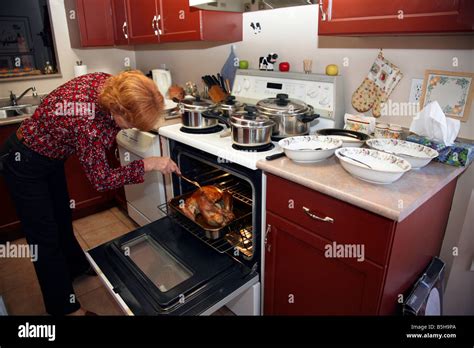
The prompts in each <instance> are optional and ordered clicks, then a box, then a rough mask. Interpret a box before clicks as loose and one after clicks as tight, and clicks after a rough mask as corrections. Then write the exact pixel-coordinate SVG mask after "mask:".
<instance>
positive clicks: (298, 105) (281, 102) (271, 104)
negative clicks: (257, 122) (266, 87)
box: [257, 94, 319, 137]
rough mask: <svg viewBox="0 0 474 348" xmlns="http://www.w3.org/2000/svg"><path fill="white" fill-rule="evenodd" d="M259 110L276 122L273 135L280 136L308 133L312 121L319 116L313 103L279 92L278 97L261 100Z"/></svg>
mask: <svg viewBox="0 0 474 348" xmlns="http://www.w3.org/2000/svg"><path fill="white" fill-rule="evenodd" d="M257 110H258V112H259V113H260V114H261V115H265V116H268V117H269V118H270V119H271V120H273V121H274V122H275V127H274V128H273V135H276V136H279V137H292V136H298V135H306V134H308V132H309V124H310V122H312V121H313V120H315V119H317V118H318V117H319V115H317V114H315V113H314V108H313V107H312V106H311V105H308V104H306V103H305V102H302V101H300V100H297V99H290V98H288V94H278V95H277V96H276V98H268V99H263V100H260V101H259V102H258V103H257Z"/></svg>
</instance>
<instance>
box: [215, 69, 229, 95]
mask: <svg viewBox="0 0 474 348" xmlns="http://www.w3.org/2000/svg"><path fill="white" fill-rule="evenodd" d="M217 79H218V80H219V84H220V86H221V87H222V89H223V90H224V92H225V93H230V91H228V90H227V88H226V87H225V83H224V78H223V77H222V75H221V74H219V73H218V74H217Z"/></svg>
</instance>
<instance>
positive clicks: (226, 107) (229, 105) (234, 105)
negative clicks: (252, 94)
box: [216, 96, 245, 118]
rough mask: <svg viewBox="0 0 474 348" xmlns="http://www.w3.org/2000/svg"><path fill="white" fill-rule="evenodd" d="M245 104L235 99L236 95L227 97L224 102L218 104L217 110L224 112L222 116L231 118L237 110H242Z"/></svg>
mask: <svg viewBox="0 0 474 348" xmlns="http://www.w3.org/2000/svg"><path fill="white" fill-rule="evenodd" d="M244 107H245V104H242V103H241V102H239V101H236V100H235V97H234V96H229V97H227V99H226V100H224V101H223V102H222V103H220V104H218V105H217V107H216V110H218V111H220V112H221V113H222V116H224V117H227V118H230V117H232V115H233V114H234V113H236V112H237V111H242V110H243V109H244Z"/></svg>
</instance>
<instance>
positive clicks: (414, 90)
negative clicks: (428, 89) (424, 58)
mask: <svg viewBox="0 0 474 348" xmlns="http://www.w3.org/2000/svg"><path fill="white" fill-rule="evenodd" d="M422 89H423V79H411V89H410V97H409V99H408V101H409V102H410V103H419V102H420V98H421V92H422Z"/></svg>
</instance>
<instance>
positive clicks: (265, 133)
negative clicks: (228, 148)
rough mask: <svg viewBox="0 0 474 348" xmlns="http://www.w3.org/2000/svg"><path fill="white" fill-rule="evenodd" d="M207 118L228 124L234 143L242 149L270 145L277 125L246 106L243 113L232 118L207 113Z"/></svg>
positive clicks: (254, 109) (238, 112)
mask: <svg viewBox="0 0 474 348" xmlns="http://www.w3.org/2000/svg"><path fill="white" fill-rule="evenodd" d="M203 116H204V117H206V118H211V119H218V120H221V121H222V122H224V123H225V124H227V126H229V127H230V128H231V130H232V142H233V143H234V144H235V145H238V146H242V147H248V148H252V147H257V146H263V145H267V144H269V143H270V142H271V141H272V139H271V137H272V131H273V127H274V126H275V123H274V122H273V121H272V120H270V119H269V118H268V117H266V116H263V115H259V114H258V113H257V109H256V108H255V107H252V106H246V107H245V109H244V110H243V111H237V112H235V113H234V114H232V116H231V117H230V118H227V117H225V116H223V115H222V113H221V112H215V111H214V112H205V113H204V114H203Z"/></svg>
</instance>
